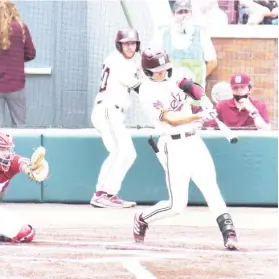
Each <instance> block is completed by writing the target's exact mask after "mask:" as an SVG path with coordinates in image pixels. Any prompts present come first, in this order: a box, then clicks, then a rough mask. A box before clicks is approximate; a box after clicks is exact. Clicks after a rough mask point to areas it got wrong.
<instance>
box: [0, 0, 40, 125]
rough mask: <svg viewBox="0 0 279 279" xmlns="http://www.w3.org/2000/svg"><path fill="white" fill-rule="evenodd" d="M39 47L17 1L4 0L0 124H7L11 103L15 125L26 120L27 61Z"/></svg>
mask: <svg viewBox="0 0 279 279" xmlns="http://www.w3.org/2000/svg"><path fill="white" fill-rule="evenodd" d="M35 55H36V51H35V48H34V45H33V42H32V39H31V36H30V33H29V29H28V27H27V25H26V24H24V23H23V21H22V19H21V18H20V16H19V13H18V11H17V9H16V6H15V4H14V3H12V2H11V1H10V0H0V127H3V126H4V124H5V123H4V111H5V110H4V108H5V103H7V105H8V108H9V111H10V115H11V118H12V123H13V126H15V127H24V126H25V124H26V98H25V93H24V91H23V89H24V87H25V74H24V62H27V61H30V60H33V59H34V58H35Z"/></svg>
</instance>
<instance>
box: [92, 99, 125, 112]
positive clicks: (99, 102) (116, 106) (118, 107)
mask: <svg viewBox="0 0 279 279" xmlns="http://www.w3.org/2000/svg"><path fill="white" fill-rule="evenodd" d="M102 102H103V101H98V102H97V103H96V104H97V105H99V104H101V103H102ZM114 106H115V108H117V109H120V110H121V112H123V111H124V109H123V108H121V107H120V106H118V105H114Z"/></svg>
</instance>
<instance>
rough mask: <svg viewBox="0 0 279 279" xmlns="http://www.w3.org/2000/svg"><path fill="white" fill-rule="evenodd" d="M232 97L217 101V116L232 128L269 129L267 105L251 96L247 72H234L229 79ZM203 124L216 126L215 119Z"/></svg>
mask: <svg viewBox="0 0 279 279" xmlns="http://www.w3.org/2000/svg"><path fill="white" fill-rule="evenodd" d="M230 84H231V88H232V93H233V98H231V99H229V100H223V101H220V102H219V103H217V105H216V107H215V108H216V111H217V114H218V118H219V119H220V120H221V121H222V122H224V123H225V124H226V125H227V126H228V127H231V128H234V129H253V130H270V128H271V127H270V124H269V118H268V112H267V107H266V105H265V103H264V102H262V101H260V100H256V99H254V98H252V97H251V95H252V83H251V78H250V76H249V75H247V74H234V75H233V76H232V77H231V80H230ZM205 126H211V127H217V124H216V123H215V121H209V122H208V123H207V124H206V125H205Z"/></svg>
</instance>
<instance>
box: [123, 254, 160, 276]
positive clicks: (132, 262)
mask: <svg viewBox="0 0 279 279" xmlns="http://www.w3.org/2000/svg"><path fill="white" fill-rule="evenodd" d="M121 263H122V265H123V267H124V268H125V269H126V270H128V271H129V272H130V273H132V274H133V275H134V276H135V277H136V278H137V279H157V277H155V276H154V275H153V274H152V273H151V272H149V271H148V270H147V269H146V268H144V267H143V266H142V265H141V264H140V261H139V260H136V259H129V260H128V259H126V260H121Z"/></svg>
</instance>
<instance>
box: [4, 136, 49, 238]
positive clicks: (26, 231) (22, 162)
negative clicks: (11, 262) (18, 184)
mask: <svg viewBox="0 0 279 279" xmlns="http://www.w3.org/2000/svg"><path fill="white" fill-rule="evenodd" d="M35 152H36V151H35ZM35 152H34V153H33V154H35ZM36 153H37V152H36ZM32 156H33V155H32ZM40 156H42V157H43V156H44V155H42V154H40ZM33 158H34V157H33ZM32 160H33V159H32V157H31V159H29V158H24V157H22V156H20V155H18V154H15V153H14V142H13V138H12V136H11V135H8V134H5V133H0V200H2V199H3V197H4V193H5V190H6V189H7V188H8V186H9V183H10V181H11V179H12V178H13V177H14V176H15V175H16V174H18V173H20V172H23V173H25V174H27V175H28V176H29V178H31V179H32V180H37V179H38V177H37V175H39V173H40V172H42V176H43V177H42V178H41V179H40V181H42V180H44V179H45V178H46V176H47V174H48V164H47V162H46V161H44V162H42V161H41V160H44V159H43V158H37V160H39V161H40V162H42V165H41V166H39V164H40V162H37V163H38V165H37V166H35V164H34V162H33V161H32ZM37 163H36V164H37ZM37 181H38V180H37ZM40 181H38V182H40ZM34 237H35V231H34V229H33V227H32V226H31V225H29V224H25V223H24V221H23V220H20V219H17V218H16V217H15V216H14V215H13V214H12V213H11V212H9V211H8V210H6V209H5V208H4V207H1V206H0V241H4V242H12V243H18V242H31V241H32V240H33V239H34Z"/></svg>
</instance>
